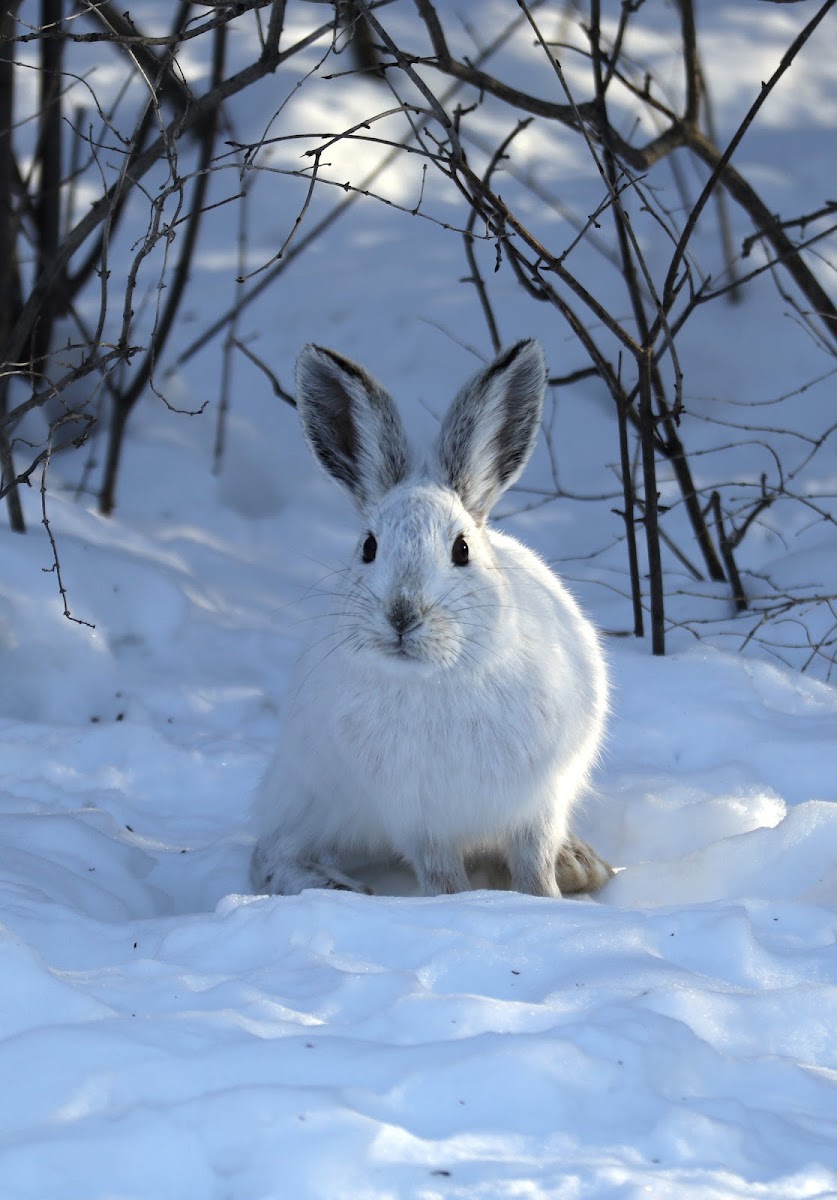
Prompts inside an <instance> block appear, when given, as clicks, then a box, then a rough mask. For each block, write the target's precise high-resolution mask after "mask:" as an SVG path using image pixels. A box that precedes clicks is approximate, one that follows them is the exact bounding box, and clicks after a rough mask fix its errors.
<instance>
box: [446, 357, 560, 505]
mask: <svg viewBox="0 0 837 1200" xmlns="http://www.w3.org/2000/svg"><path fill="white" fill-rule="evenodd" d="M545 389H546V363H545V362H544V356H543V350H541V347H540V345H539V344H538V342H536V341H533V340H532V339H529V340H527V341H523V342H518V343H517V345H516V346H512V348H511V349H510V350H507V351H506V352H505V353H504V354H501V355H500V357H499V358H497V359H496V360H495V361H494V362H493V363H492V364H491V366H490V367H487V368H486V369H485V370H484V371H481V372H480V373H479V375H476V376H475V377H474V378H473V379H472V380H471V381H470V383H467V384H466V385H465V387H464V388H463V389H462V391H461V392H460V393H459V395H458V396H457V397H456V399H455V400H454V402H453V404H452V405H451V407H450V410H449V411H448V414H447V416H446V417H445V419H444V421H443V422H442V428H441V431H440V433H439V440H438V443H437V446H436V457H437V461H438V464H439V468H440V471H441V475H442V478H443V480H444V482H445V483H447V484H449V485H450V486H451V487H452V488H453V490H454V491H455V492H456V493H457V494H458V496H459V498H460V499H461V500H462V503H463V504H464V506H465V508H466V509H467V510H468V512H470V513H472V514H473V516H475V517H476V518H477V520H478V521H484V520H485V519H486V518H487V516H488V514H489V513H490V512H491V509H492V508H493V507H494V504H495V503H496V501H497V500H498V498H499V497H500V496H501V495H502V493H503V492H504V491H505V490H506V488H507V487H509V486H510V485H511V484H512V483H514V481H515V479H517V477H518V475H520V473H521V471H522V470H523V468H524V467H525V466H526V463H527V461H528V459H529V455H530V454H531V453H532V449H533V447H534V445H535V439H536V438H537V436H538V428H539V425H540V420H541V413H542V411H543V397H544V391H545Z"/></svg>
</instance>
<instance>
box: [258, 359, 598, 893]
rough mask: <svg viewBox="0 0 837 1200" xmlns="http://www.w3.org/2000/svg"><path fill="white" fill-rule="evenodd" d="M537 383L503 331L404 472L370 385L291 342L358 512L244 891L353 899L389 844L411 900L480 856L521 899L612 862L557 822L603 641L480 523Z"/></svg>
mask: <svg viewBox="0 0 837 1200" xmlns="http://www.w3.org/2000/svg"><path fill="white" fill-rule="evenodd" d="M545 386H546V368H545V364H544V357H543V352H542V350H541V348H540V346H539V345H538V343H537V342H535V341H522V342H518V343H517V345H515V346H513V347H512V348H511V349H510V350H508V351H507V352H506V353H504V354H502V355H500V357H499V358H497V360H496V361H495V362H493V363H492V364H491V366H489V367H488V368H487V369H485V370H483V371H481V372H480V373H479V374H478V375H477V376H476V377H475V378H474V379H472V380H471V381H470V383H468V384H467V385H466V386H465V387H464V388H463V389H462V391H461V392H460V393H459V394H458V396H457V397H456V399H455V400H454V402H453V405H452V406H451V408H450V410H449V412H448V414H447V416H446V417H445V419H444V421H443V423H442V426H441V430H440V433H439V436H438V440H437V442H436V445H435V448H434V450H433V452H432V454H431V457H430V459H429V461H428V462H427V463H426V464H425V465H419V466H414V465H413V462H412V459H411V455H410V451H409V448H408V446H407V442H406V439H405V436H404V431H403V427H402V424H401V421H400V418H399V416H398V413H397V411H396V409H395V406H394V404H393V402H392V399H391V398H390V396H389V395H388V393H387V392H386V391H385V390H384V389H383V388H382V387H381V386H380V384H378V383H376V382H375V381H374V380H373V379H372V378H371V377H370V376H369V375H368V374H366V372H365V371H363V370H362V369H361V368H360V367H358V366H356V365H355V364H354V363H352V362H349V361H348V360H347V359H345V358H343V357H341V356H340V355H338V354H335V353H334V352H333V351H331V350H324V349H321V348H320V347H318V346H313V345H309V346H306V347H305V349H304V350H303V351H302V353H301V354H300V356H299V359H298V362H297V369H296V398H297V404H298V407H299V415H300V418H301V421H302V428H303V430H304V433H305V436H306V438H307V440H308V443H309V445H310V447H311V449H312V451H313V453H314V455H315V457H316V458H317V459H318V461H319V463H320V464H321V466H323V467H324V468H325V470H326V471H327V472H328V473H329V474H330V475H331V476H332V477H333V478H334V479H336V480H337V481H338V482H339V483H340V484H342V485H343V487H344V488H345V489H346V490H347V491H348V492H349V493H350V495H351V497H352V498H353V500H354V502H355V504H356V506H357V508H358V509H359V511H360V515H361V521H362V523H361V532H360V536H359V538H358V543H357V549H356V553H355V555H354V558H353V560H352V562H351V564H350V565H349V566H348V567H346V568H345V570H344V571H341V572H338V573H337V574H336V575H335V577H334V578H335V580H336V588H337V592H338V602H337V604H336V606H335V607H336V608H337V609H338V610H339V611H337V612H336V613H335V614H334V615H333V617H331V619H330V626H329V628H328V631H327V634H326V636H325V638H324V637H323V630H322V628H318V630H317V633H316V635H315V636H316V644H315V646H314V648H313V649H312V650H311V651H310V652H309V653H308V654H306V655H303V657H302V659H301V661H300V666H299V668H298V670H297V673H296V677H295V679H294V680H293V681H292V683H291V686H290V690H289V696H288V700H287V705H286V709H285V713H284V718H283V721H282V728H281V741H280V745H279V749H278V753H277V756H276V759H275V761H274V763H273V766H272V767H271V768H270V770H269V771H268V773H267V775H266V777H265V779H264V781H263V783H262V785H261V789H260V792H259V795H258V798H257V805H256V811H257V818H258V822H259V826H260V836H259V838H258V841H257V844H256V847H255V850H254V853H253V862H252V882H253V885H254V887H255V888H256V889H257V890H262V891H268V892H277V893H283V894H288V893H296V892H299V891H301V890H302V889H303V888H308V887H331V888H348V889H351V890H355V891H369V889H368V888H367V887H365V886H364V885H363V884H362V883H360V882H358V881H357V880H355V879H352V878H351V877H350V875H349V874H347V873H346V872H347V870H348V869H349V864H351V862H352V861H358V860H366V861H370V860H373V859H375V858H377V857H380V858H381V859H384V858H387V857H392V856H397V857H398V858H400V859H401V860H403V861H404V862H405V863H406V864H407V865H408V866H409V867H411V868H412V870H413V871H414V872H415V875H416V878H417V880H418V884H419V887H420V889H421V891H422V893H423V894H425V895H436V894H438V893H444V892H459V891H463V890H465V889H467V888H468V887H469V886H470V884H469V880H468V875H467V871H466V866H467V867H468V868H470V867H471V866H473V865H474V864H478V863H480V862H485V863H489V864H493V865H495V866H497V867H500V868H502V869H503V870H504V871H505V873H506V877H507V879H509V881H510V883H511V886H512V887H513V888H514V889H516V890H517V891H520V892H528V893H531V894H533V895H536V896H559V895H560V894H561V889H562V888H563V890H565V891H581V890H592V889H593V888H595V887H598V886H600V885H601V884H602V883H603V882H604V881H605V879H606V878H607V877H608V876H609V875H610V874H611V871H610V868H609V867H608V866H607V864H606V863H604V862H603V861H602V860H601V859H600V858H599V857H598V856H597V855H596V854H595V852H594V851H592V850H591V849H590V847H589V846H586V845H585V843H583V842H581V841H579V840H578V839H576V838H574V837H572V836H571V835H570V834H569V831H568V819H569V816H570V813H571V810H572V806H573V802H574V801H575V800H576V798H577V797H578V795H579V793H580V792H581V791H582V789H583V788H584V785H585V783H586V781H587V777H588V774H589V772H590V769H591V766H592V765H593V763H594V760H595V758H596V756H597V753H598V751H599V748H600V744H601V741H602V733H603V725H604V719H605V712H606V708H607V677H606V670H605V664H604V659H603V656H602V653H601V649H600V647H599V642H598V638H597V636H596V633H595V631H594V629H593V627H592V625H591V624H590V622H589V621H588V620H587V619H586V618H585V617H584V616H583V615H582V613H581V612H580V610H579V608H578V606H577V604H576V603H575V601H574V600H573V599H572V597H571V596H570V595H569V594H568V593H567V591H566V589H565V588H564V587H563V585H562V584H561V583H560V582H559V581H558V580H557V579H556V577H555V576H554V575H553V574H552V572H551V571H550V570H549V569H548V568H547V567H546V565H545V564H544V563H543V562H542V561H541V560H540V558H538V557H537V555H536V554H535V553H534V552H533V551H532V550H529V549H528V548H527V547H525V546H523V545H521V544H520V543H519V542H517V541H515V540H514V539H513V538H511V537H508V536H506V535H505V534H501V533H498V532H497V531H496V530H494V529H491V528H490V527H489V526H488V525H487V524H486V521H487V518H488V515H489V513H490V512H491V509H492V507H493V506H494V504H495V502H496V500H497V499H498V497H499V496H500V495H501V494H502V492H503V491H504V490H505V489H506V488H507V487H508V486H509V485H510V484H511V483H513V482H514V480H515V479H517V477H518V476H519V475H520V473H521V471H522V470H523V468H524V466H525V464H526V462H527V460H528V458H529V455H530V453H531V451H532V447H533V445H534V442H535V438H536V436H537V432H538V428H539V424H540V417H541V411H542V407H543V396H544V390H545ZM329 586H331V585H329Z"/></svg>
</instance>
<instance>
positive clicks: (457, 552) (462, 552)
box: [450, 533, 468, 567]
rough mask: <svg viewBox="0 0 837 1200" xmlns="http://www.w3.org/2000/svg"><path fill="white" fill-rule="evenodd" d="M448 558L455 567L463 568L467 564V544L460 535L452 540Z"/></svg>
mask: <svg viewBox="0 0 837 1200" xmlns="http://www.w3.org/2000/svg"><path fill="white" fill-rule="evenodd" d="M450 557H451V562H452V563H453V565H454V566H455V567H464V566H465V565H466V564H467V562H468V543H467V542H466V541H465V538H464V537H463V536H462V534H461V533H460V535H459V537H458V538H455V539H454V543H453V546H452V547H451V552H450Z"/></svg>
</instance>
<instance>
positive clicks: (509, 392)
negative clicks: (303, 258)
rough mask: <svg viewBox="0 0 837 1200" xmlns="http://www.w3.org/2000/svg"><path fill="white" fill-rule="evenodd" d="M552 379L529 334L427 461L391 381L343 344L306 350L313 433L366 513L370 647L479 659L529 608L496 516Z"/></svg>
mask: <svg viewBox="0 0 837 1200" xmlns="http://www.w3.org/2000/svg"><path fill="white" fill-rule="evenodd" d="M545 385H546V368H545V364H544V358H543V352H542V351H541V348H540V346H539V345H538V343H537V342H535V341H523V342H518V343H517V345H515V346H513V347H512V348H511V349H510V350H508V351H507V352H506V353H504V354H502V355H500V357H499V358H497V359H496V360H495V362H493V363H492V364H491V365H490V366H489V367H487V368H486V369H485V370H484V371H481V372H480V373H479V374H478V375H476V376H475V377H474V378H473V379H472V380H471V381H470V382H469V383H468V384H467V385H466V386H465V387H464V388H463V389H462V391H461V392H459V394H458V395H457V397H456V399H455V400H454V402H453V404H452V405H451V408H450V409H449V411H448V413H447V415H446V417H445V418H444V420H443V422H442V427H441V430H440V432H439V436H438V439H437V441H436V444H435V446H434V448H433V451H432V454H431V456H430V459H429V461H428V462H427V463H426V464H424V465H423V466H421V467H419V468H415V467H414V466H413V464H412V459H411V455H410V451H409V448H408V446H407V441H406V437H405V435H404V429H403V426H402V424H401V420H400V418H399V416H398V412H397V410H396V408H395V405H394V404H393V402H392V399H391V397H390V396H389V394H388V393H387V392H386V391H385V390H384V389H383V388H382V387H381V386H380V384H378V383H376V382H375V380H374V379H372V378H371V377H370V376H369V375H367V373H366V372H365V371H363V370H362V369H361V368H360V367H358V366H356V365H355V364H354V363H352V362H350V361H349V360H348V359H345V358H343V357H341V356H340V355H338V354H335V353H334V352H333V351H331V350H324V349H322V348H321V347H319V346H313V345H309V346H306V347H305V349H304V350H303V351H302V353H301V354H300V356H299V359H298V361H297V372H296V398H297V405H298V408H299V414H300V418H301V421H302V427H303V430H304V432H305V436H306V438H307V440H308V443H309V445H310V447H311V449H312V451H313V453H314V455H315V457H316V458H317V460H318V462H319V463H320V464H321V466H322V467H323V468H324V469H325V470H326V471H327V472H328V474H329V475H331V476H332V477H333V478H334V479H336V480H337V482H338V483H340V484H341V485H342V486H343V487H344V488H345V489H346V490H347V491H348V492H349V494H350V495H351V497H352V499H353V500H354V502H355V505H356V507H357V509H358V511H359V512H360V515H361V530H360V536H359V538H358V543H357V549H356V556H355V560H354V562H353V563H352V565H351V567H350V568H349V571H348V579H349V586H348V587H347V589H346V593H347V597H348V607H347V612H346V616H345V622H344V626H343V629H342V632H344V634H345V636H346V637H347V638H348V639H349V640H350V643H351V644H352V645H354V646H355V647H356V648H357V649H358V650H359V651H364V652H371V653H372V654H374V655H375V657H376V659H377V661H378V662H379V663H380V664H381V665H386V666H389V667H392V668H394V669H395V670H402V671H406V672H409V671H413V672H414V671H415V670H416V668H417V667H423V668H424V669H425V670H430V671H432V670H434V669H438V668H446V667H452V666H454V665H455V664H458V663H461V664H462V665H463V666H466V665H467V664H468V663H474V662H478V661H480V660H482V659H483V658H485V657H486V656H487V655H492V654H495V653H496V652H497V645H498V642H499V640H500V639H501V638H502V637H504V636H505V637H507V636H508V635H509V633H510V631H511V628H513V627H514V625H515V624H516V621H517V614H515V613H514V612H512V611H510V610H509V605H508V604H507V603H506V598H507V590H508V589H507V587H506V581H505V580H504V578H503V575H502V572H501V571H500V570H499V569H498V566H497V562H496V558H495V555H494V552H493V549H492V546H491V542H490V540H489V538H488V536H487V532H486V521H487V519H488V515H489V513H490V512H491V509H492V508H493V506H494V504H495V502H496V501H497V499H498V498H499V496H500V495H501V494H502V493H503V492H504V491H505V489H506V488H507V487H509V485H510V484H512V483H513V482H514V481H515V479H517V477H518V476H519V475H520V473H521V471H522V470H523V468H524V466H525V465H526V462H527V460H528V458H529V455H530V454H531V452H532V447H533V446H534V443H535V438H536V436H537V432H538V427H539V423H540V417H541V411H542V407H543V395H544V389H545Z"/></svg>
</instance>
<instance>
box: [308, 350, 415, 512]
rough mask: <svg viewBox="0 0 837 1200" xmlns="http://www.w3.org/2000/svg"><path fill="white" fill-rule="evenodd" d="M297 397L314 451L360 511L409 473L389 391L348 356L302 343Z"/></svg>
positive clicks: (406, 457)
mask: <svg viewBox="0 0 837 1200" xmlns="http://www.w3.org/2000/svg"><path fill="white" fill-rule="evenodd" d="M296 403H297V408H298V409H299V416H300V420H301V421H302V429H303V432H304V434H305V437H306V438H307V440H308V444H309V446H310V447H311V449H312V451H313V453H314V457H315V458H316V459H317V461H318V462H319V463H320V465H321V466H322V467H323V468H324V469H325V470H326V471H327V472H328V474H329V475H331V477H332V478H333V479H336V480H337V482H338V483H340V484H342V485H343V487H345V488H346V489H347V490H348V491H349V492H350V493H351V495H352V497H353V498H354V500H355V503H356V504H357V505H358V507H359V508H360V509H361V511H363V510H365V509H367V508H368V507H369V506H370V505H371V504H374V502H375V501H376V500H378V499H380V497H381V496H382V495H383V494H384V493H385V492H387V491H389V489H390V488H392V487H394V486H395V485H396V484H397V483H400V482H401V480H402V479H404V478H405V477H406V476H407V474H408V473H409V470H410V459H409V451H408V449H407V439H406V437H405V436H404V428H403V426H402V424H401V419H400V418H399V416H398V413H397V411H396V408H395V405H394V404H393V402H392V397H391V396H390V395H389V393H388V392H386V391H385V390H384V388H382V387H381V385H380V384H379V383H376V382H375V380H374V379H373V378H372V377H371V376H370V375H367V373H366V372H365V371H363V370H362V369H361V368H360V367H358V366H356V365H355V363H353V362H350V361H349V359H347V358H343V357H342V355H340V354H335V353H334V351H333V350H324V349H323V348H322V347H321V346H314V345H308V346H306V347H305V348H304V349H303V350H302V352H301V353H300V355H299V358H298V359H297V362H296Z"/></svg>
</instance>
